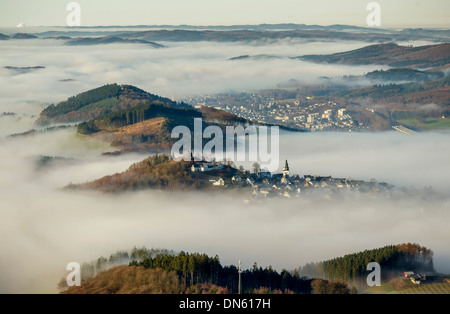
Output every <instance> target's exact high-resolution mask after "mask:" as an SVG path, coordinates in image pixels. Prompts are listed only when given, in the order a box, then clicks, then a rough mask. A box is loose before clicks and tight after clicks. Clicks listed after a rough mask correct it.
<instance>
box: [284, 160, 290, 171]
mask: <svg viewBox="0 0 450 314" xmlns="http://www.w3.org/2000/svg"><path fill="white" fill-rule="evenodd" d="M283 171H289V164H288V161H287V159H286V160H285V161H284V167H283Z"/></svg>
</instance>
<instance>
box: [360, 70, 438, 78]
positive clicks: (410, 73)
mask: <svg viewBox="0 0 450 314" xmlns="http://www.w3.org/2000/svg"><path fill="white" fill-rule="evenodd" d="M364 76H365V77H366V78H368V79H371V80H381V81H427V80H433V79H438V78H442V77H443V76H444V73H442V72H426V71H419V70H415V69H409V68H394V69H388V70H386V71H384V70H375V71H372V72H369V73H367V74H365V75H364Z"/></svg>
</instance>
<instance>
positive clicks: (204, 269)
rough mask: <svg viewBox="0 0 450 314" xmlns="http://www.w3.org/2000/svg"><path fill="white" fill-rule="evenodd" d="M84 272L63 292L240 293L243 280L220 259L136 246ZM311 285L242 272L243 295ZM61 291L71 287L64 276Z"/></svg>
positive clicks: (287, 274)
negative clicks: (80, 283)
mask: <svg viewBox="0 0 450 314" xmlns="http://www.w3.org/2000/svg"><path fill="white" fill-rule="evenodd" d="M126 263H128V266H126V267H124V266H122V267H120V266H119V265H123V264H126ZM118 266H119V267H118ZM81 274H82V285H81V286H80V287H71V288H69V289H68V290H67V291H65V292H63V293H237V292H238V282H239V276H238V268H237V267H236V266H234V265H230V266H222V265H221V263H220V259H219V257H218V256H217V255H216V256H214V257H210V256H208V255H206V254H200V253H185V252H183V251H182V252H180V253H178V254H175V253H174V252H173V251H169V250H161V249H151V250H148V249H146V248H136V247H135V248H133V250H132V251H131V253H130V254H129V253H128V252H126V251H118V252H116V253H115V254H112V255H111V256H110V257H109V259H107V258H105V257H100V258H98V259H97V260H95V261H92V262H91V263H84V264H83V265H82V267H81ZM311 281H312V280H311V279H308V278H300V276H299V274H298V272H297V270H294V271H287V270H285V269H283V270H282V271H281V273H278V272H277V271H276V270H274V269H273V268H272V267H271V266H269V267H265V268H262V267H258V265H257V263H254V265H253V267H252V268H251V269H247V270H243V271H242V273H241V288H242V293H257V294H268V293H289V294H291V293H311ZM59 287H60V289H62V290H65V289H67V286H65V278H64V279H62V280H61V282H60V284H59ZM341 292H342V291H341ZM345 292H347V290H345Z"/></svg>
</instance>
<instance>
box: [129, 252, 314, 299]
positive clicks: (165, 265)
mask: <svg viewBox="0 0 450 314" xmlns="http://www.w3.org/2000/svg"><path fill="white" fill-rule="evenodd" d="M129 266H138V267H143V268H145V269H162V270H164V271H166V272H175V273H176V274H177V275H178V277H179V279H180V280H181V283H182V284H183V285H186V286H187V287H190V286H195V285H196V284H202V283H210V284H212V285H216V286H220V287H224V288H226V289H227V290H229V291H231V292H232V293H237V292H238V284H239V276H238V274H239V273H238V268H237V267H236V266H234V265H231V266H222V265H221V264H220V260H219V257H218V256H214V257H209V256H208V255H206V254H199V253H192V254H190V253H185V252H180V253H179V254H178V255H169V254H159V255H157V256H155V257H153V258H152V257H150V258H146V259H144V260H142V261H140V262H138V261H132V262H130V264H129ZM241 287H242V292H243V293H262V292H263V293H274V292H275V293H310V292H311V280H310V279H307V278H301V277H300V276H299V274H298V272H297V271H293V272H290V271H287V270H282V271H281V273H278V272H277V271H276V270H274V269H273V268H272V267H271V266H269V267H266V268H264V269H263V268H262V267H258V266H257V264H256V263H255V264H254V266H253V268H252V269H249V270H245V271H243V272H242V273H241Z"/></svg>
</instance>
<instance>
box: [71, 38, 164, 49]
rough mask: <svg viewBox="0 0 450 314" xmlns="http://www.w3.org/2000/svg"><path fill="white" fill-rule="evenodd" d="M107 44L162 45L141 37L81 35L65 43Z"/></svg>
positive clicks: (76, 44)
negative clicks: (124, 37)
mask: <svg viewBox="0 0 450 314" xmlns="http://www.w3.org/2000/svg"><path fill="white" fill-rule="evenodd" d="M108 44H144V45H149V46H151V47H153V48H163V47H164V45H161V44H157V43H155V42H152V41H147V40H141V39H123V38H121V37H117V36H106V37H82V38H75V39H70V40H69V41H67V42H66V43H65V45H66V46H92V45H108Z"/></svg>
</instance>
